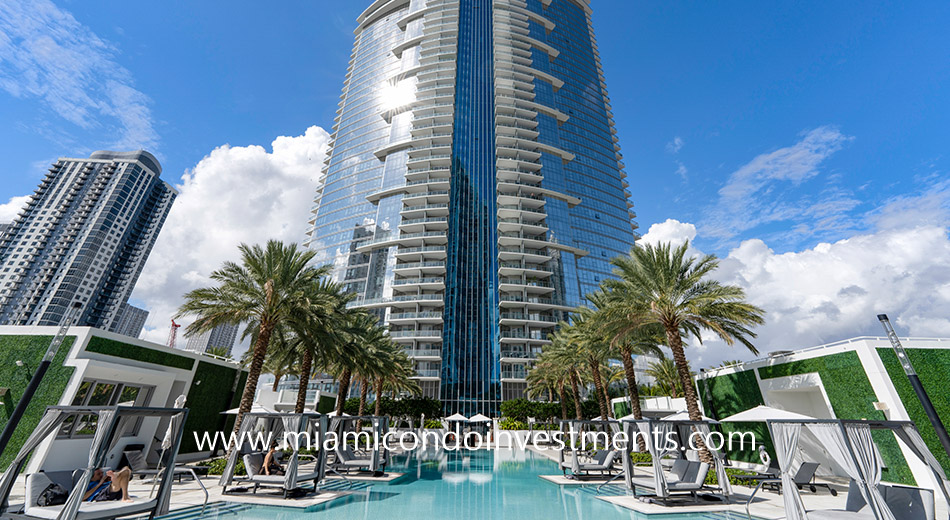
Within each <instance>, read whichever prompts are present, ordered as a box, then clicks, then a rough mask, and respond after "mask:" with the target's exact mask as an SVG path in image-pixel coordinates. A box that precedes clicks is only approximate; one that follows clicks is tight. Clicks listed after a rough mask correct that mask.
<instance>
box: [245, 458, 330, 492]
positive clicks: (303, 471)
mask: <svg viewBox="0 0 950 520" xmlns="http://www.w3.org/2000/svg"><path fill="white" fill-rule="evenodd" d="M243 460H244V469H245V470H247V477H246V478H245V479H244V480H247V481H249V483H250V484H252V485H253V486H254V487H253V489H252V493H257V490H258V488H261V487H271V488H280V489H282V490H283V491H284V496H285V497H286V496H287V495H288V494H289V493H290V491H292V490H293V489H296V487H297V486H294V487H291V488H287V487H285V483H286V480H287V477H286V476H285V475H265V474H264V473H261V468H262V467H263V466H264V454H263V453H261V452H255V453H247V454H245V455H244V457H243ZM318 478H319V472H318V471H317V469H316V468H305V467H300V468H298V469H297V480H296V481H295V482H294V484H297V485H299V484H301V483H304V482H310V481H313V482H314V488H316V486H317V482H316V481H317V479H318Z"/></svg>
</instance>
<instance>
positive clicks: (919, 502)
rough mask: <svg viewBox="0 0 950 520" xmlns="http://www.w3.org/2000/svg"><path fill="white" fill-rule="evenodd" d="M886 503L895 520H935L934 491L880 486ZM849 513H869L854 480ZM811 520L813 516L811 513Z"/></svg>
mask: <svg viewBox="0 0 950 520" xmlns="http://www.w3.org/2000/svg"><path fill="white" fill-rule="evenodd" d="M878 490H880V492H881V495H883V496H884V502H885V503H886V504H887V507H888V508H889V509H890V510H891V513H892V514H893V515H894V518H895V520H933V519H934V518H935V511H934V492H933V490H932V489H923V488H918V487H913V486H901V485H898V484H880V485H879V486H878ZM845 509H847V510H848V511H869V509H868V508H867V507H866V503H865V502H864V497H863V496H862V495H861V491H860V490H859V489H858V486H857V484H855V482H854V481H853V480H852V481H851V484H850V486H848V502H847V505H846V507H845ZM809 518H811V514H810V513H809Z"/></svg>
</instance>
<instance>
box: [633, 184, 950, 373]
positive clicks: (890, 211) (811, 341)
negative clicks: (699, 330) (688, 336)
mask: <svg viewBox="0 0 950 520" xmlns="http://www.w3.org/2000/svg"><path fill="white" fill-rule="evenodd" d="M948 209H950V190H948V189H947V188H946V187H945V186H942V185H938V186H935V187H933V188H931V189H930V190H928V191H927V192H925V193H923V194H918V195H915V196H904V197H900V198H897V199H894V200H892V201H891V202H890V203H889V204H887V205H885V206H884V207H882V208H880V210H878V211H876V212H874V213H873V214H872V215H870V216H869V220H870V221H871V222H872V225H873V226H874V227H873V228H872V229H871V230H870V231H868V232H865V233H861V234H856V235H853V236H851V237H850V238H847V239H845V240H839V241H837V242H833V243H820V244H818V245H816V246H815V247H812V248H808V249H804V250H801V251H797V252H789V253H784V254H776V253H775V252H774V251H773V250H772V249H770V247H769V246H768V244H767V243H766V242H765V241H763V240H761V239H752V240H746V241H744V242H742V243H741V244H740V245H739V246H738V247H736V248H735V249H733V250H731V251H730V252H729V254H728V255H727V256H726V257H725V258H723V259H722V264H721V268H720V270H719V271H718V273H717V275H716V276H717V278H719V279H720V280H722V281H724V282H727V283H733V284H737V285H739V286H741V287H743V288H744V289H745V290H746V292H747V295H748V299H749V301H750V302H752V303H754V304H756V305H758V306H760V307H762V308H763V309H765V310H766V311H767V314H766V324H765V325H764V326H762V327H760V328H758V329H757V332H758V335H759V337H758V338H757V339H756V340H755V341H754V342H755V344H756V345H757V346H758V347H759V349H760V351H762V352H768V351H771V350H776V349H800V348H805V347H809V346H814V345H820V344H823V343H828V342H832V341H837V340H842V339H847V338H851V337H854V336H862V335H875V336H880V335H883V331H882V330H881V328H880V325H879V324H878V322H877V319H876V316H877V314H879V313H887V314H888V315H889V316H890V317H891V320H892V321H893V322H894V323H895V325H896V326H897V328H898V332H899V333H900V334H901V335H908V336H930V337H933V336H939V337H950V319H948V317H950V270H948V269H947V268H946V266H947V265H950V237H948V224H950V218H948V217H947V214H948ZM695 236H696V228H695V226H693V225H692V224H689V223H683V222H678V221H675V220H668V221H666V222H664V223H662V224H655V225H653V226H651V227H650V230H649V232H648V233H647V234H646V235H645V237H644V240H645V241H647V242H650V243H655V242H657V241H673V242H674V243H682V241H683V240H685V239H687V238H694V237H695ZM700 236H702V233H701V232H700ZM704 339H705V338H704ZM692 348H693V354H692V358H691V359H692V362H693V363H694V365H695V367H696V368H699V367H704V366H709V365H715V364H718V363H719V362H720V361H722V360H724V359H750V358H751V357H753V356H752V354H751V353H749V352H748V351H745V350H744V349H743V348H742V347H741V346H740V347H728V346H726V345H724V344H723V343H721V342H719V341H716V340H712V341H709V342H707V344H706V345H705V346H704V347H692Z"/></svg>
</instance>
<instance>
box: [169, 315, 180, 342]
mask: <svg viewBox="0 0 950 520" xmlns="http://www.w3.org/2000/svg"><path fill="white" fill-rule="evenodd" d="M179 328H181V325H179V324H177V323H175V320H172V327H171V329H170V330H169V331H168V348H175V340H177V339H178V329H179Z"/></svg>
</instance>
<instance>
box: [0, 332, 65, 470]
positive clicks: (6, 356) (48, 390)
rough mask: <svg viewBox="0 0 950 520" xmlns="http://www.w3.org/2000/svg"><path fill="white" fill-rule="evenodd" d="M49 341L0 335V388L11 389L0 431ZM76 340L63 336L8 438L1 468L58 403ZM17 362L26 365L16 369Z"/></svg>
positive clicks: (0, 417)
mask: <svg viewBox="0 0 950 520" xmlns="http://www.w3.org/2000/svg"><path fill="white" fill-rule="evenodd" d="M52 340H53V337H52V336H21V335H5V336H0V387H4V388H9V389H10V394H9V396H10V397H9V400H10V401H12V403H11V404H12V406H9V407H6V406H4V407H0V428H3V427H5V426H6V424H7V421H8V420H9V418H10V417H9V413H10V412H12V411H13V408H14V407H15V406H16V403H17V401H19V399H20V397H21V396H22V395H23V392H24V391H25V390H26V385H27V384H28V383H29V378H30V376H31V374H32V371H33V370H36V367H38V366H39V364H40V361H42V359H43V356H44V355H45V354H46V349H47V347H49V343H50V341H52ZM75 341H76V337H75V336H66V338H65V339H64V340H63V344H62V346H61V347H60V349H59V352H57V353H56V358H55V359H53V363H52V364H51V365H50V367H49V370H48V371H47V372H46V377H44V378H43V383H42V384H41V385H40V387H39V388H38V389H37V391H36V393H35V394H34V395H33V400H32V401H30V405H29V406H28V407H27V409H26V413H25V414H24V415H23V418H22V419H21V420H20V424H18V425H17V429H16V431H15V432H14V433H13V437H12V438H11V439H10V444H8V445H7V449H6V450H4V452H3V456H0V467H4V468H5V467H7V465H8V464H10V461H11V460H13V457H14V455H16V453H17V452H18V451H19V450H20V446H22V445H23V443H24V442H25V441H26V438H27V437H29V435H30V433H32V432H33V429H34V428H36V425H37V424H39V423H40V419H41V418H42V417H43V413H44V412H45V411H46V407H47V406H52V405H56V404H59V401H60V399H61V398H62V396H63V392H64V391H65V390H66V385H67V384H68V383H69V378H70V377H72V375H73V371H74V370H75V369H74V368H73V367H66V366H63V363H64V362H65V361H66V355H67V354H68V353H69V349H70V348H71V347H72V345H73V343H74V342H75ZM17 360H20V361H23V363H24V364H25V365H26V366H24V367H18V366H16V362H17ZM6 401H7V399H6V398H5V399H4V405H6V404H7V403H6Z"/></svg>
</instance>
